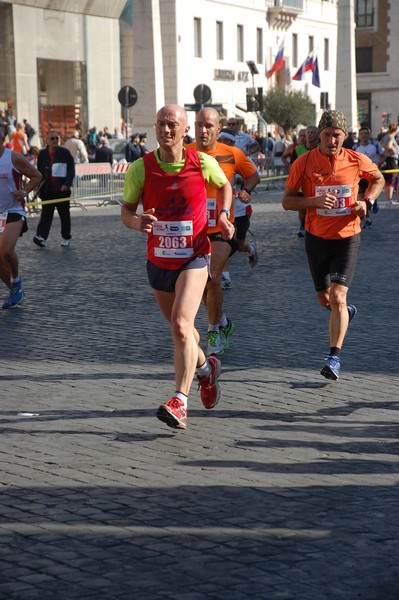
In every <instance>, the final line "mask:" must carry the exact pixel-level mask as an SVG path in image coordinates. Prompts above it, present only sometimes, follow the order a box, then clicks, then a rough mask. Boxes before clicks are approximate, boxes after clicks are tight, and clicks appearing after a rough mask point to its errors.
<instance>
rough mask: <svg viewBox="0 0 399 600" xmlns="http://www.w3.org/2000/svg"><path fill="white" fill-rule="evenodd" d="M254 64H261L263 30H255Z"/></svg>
mask: <svg viewBox="0 0 399 600" xmlns="http://www.w3.org/2000/svg"><path fill="white" fill-rule="evenodd" d="M256 62H257V63H258V65H262V64H263V29H259V28H257V29H256Z"/></svg>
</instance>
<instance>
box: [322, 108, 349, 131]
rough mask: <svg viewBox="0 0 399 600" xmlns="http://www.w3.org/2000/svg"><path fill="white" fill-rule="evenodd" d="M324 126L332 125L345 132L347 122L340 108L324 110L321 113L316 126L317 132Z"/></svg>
mask: <svg viewBox="0 0 399 600" xmlns="http://www.w3.org/2000/svg"><path fill="white" fill-rule="evenodd" d="M326 127H334V128H335V129H342V131H343V132H344V133H345V134H346V132H347V131H348V123H347V121H346V116H345V115H344V113H343V112H341V111H340V110H326V111H325V112H324V113H323V114H322V115H321V119H320V122H319V126H318V128H317V133H320V132H321V131H322V130H323V129H325V128H326Z"/></svg>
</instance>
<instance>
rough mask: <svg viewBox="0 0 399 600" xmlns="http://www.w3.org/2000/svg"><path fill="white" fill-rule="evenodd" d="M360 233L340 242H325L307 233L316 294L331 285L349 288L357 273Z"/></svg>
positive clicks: (306, 246) (306, 245)
mask: <svg viewBox="0 0 399 600" xmlns="http://www.w3.org/2000/svg"><path fill="white" fill-rule="evenodd" d="M359 247H360V233H358V234H356V235H353V236H352V237H347V238H340V239H338V240H325V239H323V238H320V237H317V236H316V235H312V234H311V233H309V232H307V233H306V237H305V248H306V254H307V257H308V262H309V267H310V272H311V274H312V278H313V283H314V287H315V290H316V292H322V291H324V290H327V289H328V288H329V287H330V285H331V283H338V284H340V285H344V286H346V287H349V286H350V284H351V282H352V279H353V275H354V273H355V266H356V259H357V255H358V252H359Z"/></svg>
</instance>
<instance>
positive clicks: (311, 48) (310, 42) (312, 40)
mask: <svg viewBox="0 0 399 600" xmlns="http://www.w3.org/2000/svg"><path fill="white" fill-rule="evenodd" d="M313 49H314V37H313V35H310V36H309V53H310V52H312V50H313Z"/></svg>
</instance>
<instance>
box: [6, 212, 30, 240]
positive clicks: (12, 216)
mask: <svg viewBox="0 0 399 600" xmlns="http://www.w3.org/2000/svg"><path fill="white" fill-rule="evenodd" d="M21 219H22V221H23V225H22V229H21V233H20V234H19V237H22V235H23V234H24V233H26V232H27V231H28V223H27V222H26V215H21V214H20V213H15V212H9V213H8V215H7V223H17V222H18V221H21Z"/></svg>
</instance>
